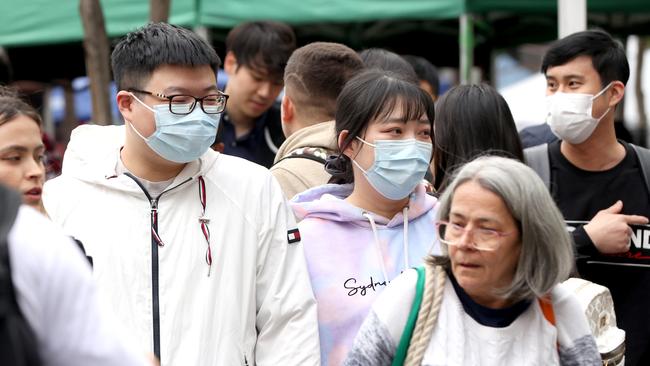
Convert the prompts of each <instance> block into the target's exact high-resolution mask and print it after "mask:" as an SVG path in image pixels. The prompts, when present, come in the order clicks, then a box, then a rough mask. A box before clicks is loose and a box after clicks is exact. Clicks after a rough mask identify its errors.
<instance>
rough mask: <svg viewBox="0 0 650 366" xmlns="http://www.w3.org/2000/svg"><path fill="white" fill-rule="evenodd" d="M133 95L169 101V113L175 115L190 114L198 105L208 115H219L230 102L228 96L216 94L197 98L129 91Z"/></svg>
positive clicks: (137, 90) (136, 90)
mask: <svg viewBox="0 0 650 366" xmlns="http://www.w3.org/2000/svg"><path fill="white" fill-rule="evenodd" d="M129 91H130V92H133V93H143V94H147V95H151V96H153V97H156V98H160V99H167V100H168V101H169V111H170V112H172V113H173V114H181V115H184V114H190V113H192V111H193V110H194V107H196V104H197V102H198V104H200V105H201V109H202V110H203V112H205V113H206V114H219V113H221V112H223V110H224V109H226V102H227V101H228V94H224V93H221V92H220V93H215V94H209V95H206V96H204V97H202V98H197V97H195V96H193V95H185V94H174V95H165V94H161V93H152V92H149V91H146V90H139V89H129Z"/></svg>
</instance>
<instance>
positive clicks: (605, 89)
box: [591, 81, 614, 100]
mask: <svg viewBox="0 0 650 366" xmlns="http://www.w3.org/2000/svg"><path fill="white" fill-rule="evenodd" d="M613 84H614V82H613V81H612V82H610V83H609V84H607V85H606V86H605V87H604V88H603V90H601V91H599V92H598V93H596V95H594V96H593V97H591V100H594V99H596V98H598V97H599V96H601V95H603V94H604V93H605V92H606V91H607V89H609V87H610V86H612V85H613Z"/></svg>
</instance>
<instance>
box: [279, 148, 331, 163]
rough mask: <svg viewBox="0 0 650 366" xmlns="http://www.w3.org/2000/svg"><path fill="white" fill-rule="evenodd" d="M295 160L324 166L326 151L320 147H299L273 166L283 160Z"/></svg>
mask: <svg viewBox="0 0 650 366" xmlns="http://www.w3.org/2000/svg"><path fill="white" fill-rule="evenodd" d="M295 158H302V159H309V160H313V161H315V162H318V163H321V164H323V165H325V162H326V161H327V160H326V159H327V150H325V149H323V148H321V147H301V148H298V149H296V150H293V151H292V152H290V153H289V154H288V155H287V156H285V157H283V158H282V159H280V160H278V161H277V162H276V163H275V164H277V163H279V162H281V161H282V160H285V159H295ZM275 164H273V165H275Z"/></svg>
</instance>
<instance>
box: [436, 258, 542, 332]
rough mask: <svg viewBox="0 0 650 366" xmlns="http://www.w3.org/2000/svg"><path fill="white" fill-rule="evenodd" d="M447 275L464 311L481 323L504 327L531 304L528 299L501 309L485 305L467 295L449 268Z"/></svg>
mask: <svg viewBox="0 0 650 366" xmlns="http://www.w3.org/2000/svg"><path fill="white" fill-rule="evenodd" d="M447 275H448V276H449V279H450V280H451V284H452V285H453V286H454V291H455V292H456V295H457V296H458V299H459V300H460V303H461V304H462V305H463V309H464V310H465V312H466V313H467V314H468V315H469V316H471V317H472V319H474V320H476V322H478V323H479V324H481V325H485V326H487V327H492V328H505V327H507V326H509V325H510V324H512V322H514V321H515V320H516V319H517V318H518V317H519V315H521V314H522V313H523V312H524V311H526V309H528V307H529V306H530V304H531V302H530V301H528V300H520V301H518V302H516V303H514V304H512V305H510V306H508V307H506V308H502V309H492V308H488V307H485V306H483V305H481V304H479V303H477V302H475V301H474V300H472V298H471V297H469V295H468V294H467V292H465V290H463V288H462V287H460V285H459V284H458V282H457V281H456V277H454V274H453V273H452V272H451V271H450V270H448V271H447Z"/></svg>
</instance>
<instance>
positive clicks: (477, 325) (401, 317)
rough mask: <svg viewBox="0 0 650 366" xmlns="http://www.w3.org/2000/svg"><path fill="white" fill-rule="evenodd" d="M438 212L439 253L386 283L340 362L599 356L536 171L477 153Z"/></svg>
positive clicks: (588, 359) (566, 244)
mask: <svg viewBox="0 0 650 366" xmlns="http://www.w3.org/2000/svg"><path fill="white" fill-rule="evenodd" d="M438 213H439V221H438V222H437V223H436V225H437V227H438V234H439V240H440V242H441V244H442V247H443V255H442V256H439V257H433V256H430V257H429V258H428V259H427V265H426V266H425V269H426V270H425V271H423V270H422V269H421V268H419V269H418V270H417V271H416V270H408V271H406V272H404V273H403V274H402V275H401V276H399V277H398V278H396V279H395V280H394V281H393V282H392V283H391V284H390V286H389V287H388V288H386V290H384V292H383V293H382V294H381V295H380V297H379V298H378V299H377V301H376V302H375V303H374V304H373V307H372V311H371V312H370V314H369V315H368V317H367V318H366V320H365V322H364V323H363V325H362V327H361V329H360V331H359V333H358V334H357V337H356V339H355V342H354V346H353V349H352V351H351V352H350V354H349V356H348V359H347V360H346V362H345V365H390V364H393V365H395V364H399V365H401V364H408V365H558V364H559V365H598V364H600V363H601V359H600V354H599V353H598V349H597V347H596V343H595V341H594V339H593V337H592V335H591V332H590V329H589V326H588V324H587V320H586V318H585V315H584V312H583V310H582V308H581V307H580V304H579V303H578V301H577V299H576V298H575V297H574V295H573V294H572V293H571V292H570V291H568V290H567V289H566V288H564V287H563V285H561V284H560V282H561V281H563V280H565V279H566V278H567V277H568V276H569V274H570V272H571V269H572V266H573V260H574V259H573V250H572V245H571V241H570V238H569V235H568V233H567V231H566V229H565V226H564V221H563V220H562V215H561V214H560V212H559V211H558V209H557V207H556V206H555V204H554V202H553V199H552V198H551V196H550V195H549V193H548V191H547V189H546V187H545V186H544V183H542V181H541V180H540V179H539V177H538V176H537V174H535V172H534V171H533V170H531V169H530V168H528V167H527V166H526V165H524V164H522V163H520V162H517V161H515V160H512V159H507V158H503V157H495V156H487V157H480V158H478V159H476V160H474V161H472V162H470V163H468V164H466V165H465V166H463V167H462V168H461V169H460V170H459V171H458V173H457V174H456V177H455V178H454V180H453V181H452V183H451V184H450V185H449V187H448V188H447V189H446V190H445V193H444V194H443V196H442V197H441V201H440V208H439V211H438ZM423 272H425V273H426V276H423V274H422V273H423ZM424 278H426V280H424ZM423 283H424V284H423ZM416 319H417V320H416Z"/></svg>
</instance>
